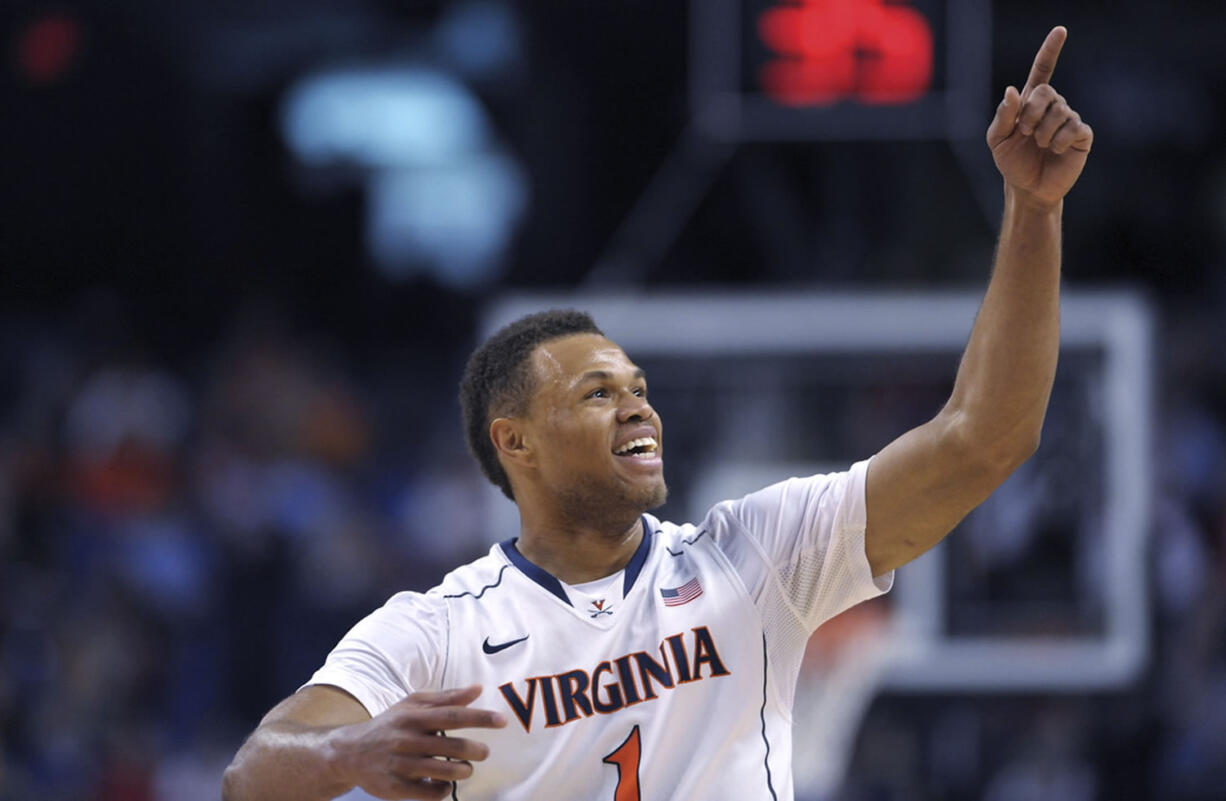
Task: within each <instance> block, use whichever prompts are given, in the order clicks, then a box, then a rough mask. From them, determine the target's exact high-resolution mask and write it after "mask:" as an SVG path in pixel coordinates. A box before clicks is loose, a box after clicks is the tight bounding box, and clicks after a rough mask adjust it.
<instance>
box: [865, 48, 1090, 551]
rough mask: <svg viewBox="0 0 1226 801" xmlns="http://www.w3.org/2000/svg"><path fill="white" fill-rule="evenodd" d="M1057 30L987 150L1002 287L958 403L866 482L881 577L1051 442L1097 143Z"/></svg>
mask: <svg viewBox="0 0 1226 801" xmlns="http://www.w3.org/2000/svg"><path fill="white" fill-rule="evenodd" d="M1066 36H1067V32H1066V31H1065V29H1064V28H1062V27H1057V28H1055V29H1053V30H1052V31H1051V33H1049V34H1048V35H1047V39H1046V40H1045V41H1044V42H1043V46H1042V47H1041V48H1040V49H1039V53H1038V55H1037V56H1036V57H1035V61H1034V66H1033V67H1032V68H1031V70H1030V76H1029V78H1028V79H1027V81H1026V85H1025V86H1024V87H1023V89H1022V91H1021V92H1020V93H1019V92H1018V90H1017V89H1015V88H1014V87H1012V86H1010V87H1008V88H1007V89H1006V90H1005V96H1004V99H1003V100H1002V101H1001V103H1000V105H999V106H998V107H997V109H996V116H995V118H994V119H993V120H992V123H991V125H990V126H989V127H988V132H987V142H988V146H989V147H990V148H991V150H992V157H993V159H994V160H995V161H996V166H997V168H998V169H999V170H1000V173H1001V175H1002V177H1003V178H1004V185H1005V186H1004V190H1005V212H1004V219H1003V221H1002V223H1001V231H1000V242H999V244H998V246H997V251H996V263H995V266H994V267H993V271H992V279H991V281H990V283H989V284H988V289H987V293H986V295H985V296H984V299H983V304H982V305H981V306H980V309H979V314H978V316H977V318H976V320H975V324H974V326H973V328H972V330H971V337H970V341H969V342H968V344H967V346H966V351H965V352H964V353H963V355H962V363H961V365H960V366H959V368H958V375H957V379H956V380H955V382H954V388H953V394H952V395H951V396H950V399H949V402H948V403H947V404H946V405H945V407H944V408H943V409H942V410H941V411H940V413H938V414H937V416H936V417H935V418H933V419H932V420H931V421H929V422H927V423H925V424H924V425H921V426H919V427H918V428H915V429H912V430H911V431H908V432H907V433H906V434H904V435H903V436H901V437H899V438H898V439H897V440H895V441H894V442H892V443H890V444H889V445H887V446H886V447H885V448H884V449H882V451H881V452H880V453H879V454H877V456H876V457H875V458H874V459H873V461H872V462H871V463H870V465H869V470H868V477H867V479H866V481H867V484H866V495H867V505H868V520H867V529H866V532H865V551H866V553H867V555H868V560H869V564H870V565H871V567H872V570H873V574H874V575H880V574H882V573H885V572H887V571H889V570H892V569H894V568H896V567H898V566H900V565H903V564H906V563H907V562H909V561H911V560H912V559H914V558H915V557H917V556H919V555H920V554H922V553H923V552H925V551H927V550H928V549H929V548H931V547H932V546H933V545H936V544H937V543H938V542H939V541H940V540H941V539H942V538H943V537H944V536H945V535H946V534H948V533H949V532H950V531H951V530H952V529H953V527H954V526H956V525H957V524H958V522H959V521H960V520H962V518H963V517H965V516H966V515H967V513H968V512H970V511H971V509H974V508H975V507H976V506H978V505H979V504H980V503H982V502H983V501H984V500H985V499H986V498H987V497H988V495H990V494H991V493H992V492H993V491H994V490H995V489H996V488H997V487H998V486H1000V484H1001V483H1002V482H1003V481H1004V480H1005V479H1006V478H1007V477H1008V476H1009V474H1010V473H1012V472H1013V471H1014V470H1015V469H1016V468H1017V467H1018V466H1019V465H1020V464H1021V463H1022V462H1024V461H1025V460H1026V459H1028V458H1029V457H1030V456H1031V454H1033V453H1034V451H1035V449H1036V448H1037V447H1038V444H1039V433H1040V431H1041V429H1042V427H1043V418H1044V416H1045V414H1046V412H1047V401H1048V398H1049V396H1050V395H1051V387H1052V381H1053V380H1054V378H1055V374H1056V356H1057V351H1058V349H1059V343H1060V218H1061V212H1062V209H1063V200H1064V196H1065V194H1066V193H1067V192H1068V191H1069V189H1071V188H1072V186H1073V184H1074V183H1075V182H1076V181H1077V177H1078V176H1079V175H1080V174H1081V170H1082V167H1084V166H1085V161H1086V157H1087V155H1088V154H1089V152H1090V145H1091V143H1092V141H1093V138H1094V134H1093V132H1092V131H1091V130H1090V126H1088V125H1086V124H1085V123H1084V122H1082V121H1081V118H1080V116H1078V114H1077V112H1075V111H1073V110H1072V109H1071V108H1069V106H1068V104H1067V103H1066V102H1065V100H1064V98H1063V97H1061V96H1060V95H1059V94H1057V93H1056V91H1055V90H1054V89H1052V87H1051V84H1050V83H1049V81H1050V79H1051V74H1052V71H1053V70H1054V69H1055V66H1056V59H1057V58H1058V56H1059V55H1060V50H1061V48H1062V47H1063V46H1064V41H1065V38H1066Z"/></svg>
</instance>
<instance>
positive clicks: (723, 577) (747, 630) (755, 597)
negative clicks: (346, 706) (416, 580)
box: [311, 462, 892, 801]
mask: <svg viewBox="0 0 1226 801" xmlns="http://www.w3.org/2000/svg"><path fill="white" fill-rule="evenodd" d="M865 465H866V463H863V462H861V463H858V464H857V465H855V466H854V467H853V468H852V469H851V470H850V471H849V472H847V473H840V474H833V475H830V476H814V477H812V478H806V479H790V480H789V481H785V482H783V483H781V484H776V485H774V486H772V487H768V488H767V489H765V490H762V491H761V492H758V493H754V494H753V495H749V496H747V497H746V498H744V499H741V500H740V501H730V502H725V503H722V504H719V505H718V506H716V507H715V508H714V509H712V510H711V512H710V513H709V514H708V515H707V517H706V518H705V519H704V521H703V522H702V523H701V524H700V525H697V526H694V525H684V526H677V525H674V524H672V523H665V522H660V521H659V520H657V519H656V518H654V517H652V516H651V515H644V516H643V526H644V537H643V540H642V543H641V545H640V546H639V548H638V550H637V551H636V552H635V554H634V556H633V557H632V558H631V560H630V562H629V564H628V565H627V566H626V568H625V570H624V572H623V576H622V579H621V581H620V582H616V583H614V584H613V586H612V587H611V588H610V589H612V592H606V593H604V594H603V595H604V597H598V595H600V593H598V594H597V595H588V594H586V593H583V592H577V591H575V590H574V589H571V588H567V587H564V586H563V585H562V584H561V583H560V582H559V581H558V580H557V579H556V578H554V577H553V576H551V575H550V574H548V573H546V572H545V571H544V570H542V569H541V568H539V567H537V566H536V565H534V564H532V563H531V562H528V561H527V560H526V559H525V558H524V557H523V556H522V555H521V554H520V553H519V551H518V550H517V549H516V547H515V542H514V541H513V540H509V541H507V542H504V543H501V544H499V545H495V546H494V547H493V548H492V549H491V550H490V553H489V554H488V555H487V556H485V557H483V558H481V559H479V560H477V561H476V562H473V563H471V564H469V565H466V566H464V567H461V568H459V569H458V570H456V571H454V572H452V573H451V574H449V575H448V576H447V577H446V578H445V579H444V581H443V583H442V584H441V585H440V586H439V587H436V588H435V589H433V590H431V591H430V592H428V593H426V594H424V595H423V594H418V593H401V594H399V595H397V596H395V597H393V598H392V599H391V600H390V601H389V602H388V603H387V604H386V605H385V606H384V607H382V608H381V609H380V610H378V611H376V612H375V613H373V614H372V615H371V616H369V617H368V618H366V619H365V620H363V621H362V622H360V623H359V624H358V625H357V626H355V627H354V629H353V630H352V631H350V632H349V634H348V635H346V637H345V639H344V640H342V641H341V643H340V644H339V645H338V646H337V648H336V649H335V650H334V651H333V652H332V654H330V655H329V657H328V660H327V662H326V663H325V665H324V667H323V668H321V669H320V670H319V671H318V672H317V673H316V674H315V676H314V677H313V678H312V680H311V683H313V684H332V685H336V686H339V687H341V688H342V689H344V690H346V691H348V692H349V693H351V694H352V695H353V696H354V697H356V698H357V699H358V700H359V701H360V702H361V703H362V704H363V705H365V706H366V708H367V710H368V711H369V712H370V713H371V715H377V714H379V713H380V712H382V711H383V710H385V709H386V708H387V707H388V706H390V705H391V704H393V703H396V702H397V701H399V700H401V699H402V698H403V697H404V696H405V695H407V694H408V693H409V692H413V691H416V690H427V689H429V690H434V689H446V688H452V687H463V686H467V685H471V684H480V685H481V686H482V687H484V688H485V690H484V692H483V694H482V695H481V697H480V698H479V699H478V700H477V701H476V703H475V704H474V706H477V707H482V708H492V709H497V710H498V711H500V712H502V713H503V714H504V715H505V716H506V717H507V719H508V721H509V724H508V726H507V727H506V728H504V729H500V730H490V729H470V730H464V731H463V732H462V736H464V737H469V738H471V739H474V740H480V741H483V742H485V743H487V744H488V745H489V748H490V756H489V759H487V760H486V761H484V762H479V763H474V772H473V776H472V777H471V778H470V779H468V780H466V781H462V782H459V783H458V785H457V787H456V792H455V793H454V797H455V798H456V799H460V801H487V799H500V801H529V799H531V800H532V801H537V800H538V799H566V800H567V801H580V800H582V801H721V799H726V800H727V801H734V800H735V801H753V799H764V800H765V799H771V800H772V801H781V800H782V799H791V798H792V779H791V759H792V748H791V741H792V737H791V709H792V696H793V692H794V688H795V682H796V676H797V672H798V670H799V667H800V661H801V657H802V656H803V651H804V647H805V641H806V639H807V638H808V635H809V634H810V633H811V632H812V630H813V629H814V628H816V626H817V625H818V624H820V623H821V622H822V621H823V620H825V619H827V618H829V617H831V616H833V615H834V614H837V613H838V612H839V611H841V610H842V609H845V608H847V607H849V606H852V605H853V604H855V603H858V602H860V601H862V600H865V599H866V598H869V597H872V596H874V595H877V594H879V593H881V592H884V591H886V590H888V588H889V586H890V582H891V580H892V576H884V577H881V578H879V579H877V580H874V579H873V578H872V576H871V575H870V570H869V567H868V563H867V559H866V558H865V555H864V472H865ZM606 587H608V585H607V584H606Z"/></svg>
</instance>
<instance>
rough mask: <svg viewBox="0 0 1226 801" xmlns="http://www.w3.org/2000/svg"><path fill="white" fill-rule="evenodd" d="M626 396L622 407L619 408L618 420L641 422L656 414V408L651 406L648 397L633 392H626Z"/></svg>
mask: <svg viewBox="0 0 1226 801" xmlns="http://www.w3.org/2000/svg"><path fill="white" fill-rule="evenodd" d="M625 398H626V400H624V401H623V402H622V404H621V407H620V408H619V409H618V410H617V420H618V422H621V423H641V422H643V421H644V420H650V419H651V418H652V417H654V416H655V413H656V412H655V409H652V408H651V404H650V403H648V402H647V398H645V397H643V396H642V395H635V394H634V393H633V392H627V393H625Z"/></svg>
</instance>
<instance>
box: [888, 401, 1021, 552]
mask: <svg viewBox="0 0 1226 801" xmlns="http://www.w3.org/2000/svg"><path fill="white" fill-rule="evenodd" d="M990 456H991V455H990V454H988V453H986V452H979V451H976V449H975V448H974V447H971V446H969V445H967V444H966V443H965V442H964V441H963V438H962V437H961V436H960V432H959V430H958V428H957V426H956V424H955V422H954V421H953V420H952V419H951V418H950V417H949V416H948V415H945V414H944V413H943V414H941V415H938V416H937V417H936V418H934V419H933V420H931V421H929V422H928V423H925V424H924V425H921V426H918V427H917V428H913V429H911V430H910V431H908V432H907V433H906V434H903V435H902V436H901V437H899V438H898V439H896V440H894V441H893V442H891V443H890V444H889V445H887V446H886V447H885V448H883V449H882V450H881V452H880V453H878V454H877V455H876V456H875V457H874V458H873V460H872V461H871V462H870V463H869V466H868V475H867V476H866V478H865V505H866V521H865V531H864V549H865V553H866V555H867V556H868V561H869V565H870V566H871V567H872V571H873V575H874V576H879V575H882V574H883V573H886V572H888V571H890V570H893V569H894V568H896V567H900V566H902V565H904V564H906V563H907V562H910V561H911V560H912V559H915V558H916V557H917V556H919V555H920V554H922V553H924V552H925V551H927V550H928V549H930V548H932V547H933V546H934V545H936V544H937V543H938V542H940V541H941V539H942V538H943V537H944V536H945V535H946V534H948V533H949V532H950V531H952V530H953V528H954V526H956V525H958V523H959V522H961V520H962V518H964V517H966V515H967V514H968V513H969V512H970V511H971V510H972V509H974V508H975V507H976V506H978V505H979V504H980V503H982V502H983V501H984V500H985V499H986V498H987V497H988V496H989V495H991V494H992V491H993V490H995V489H996V487H998V486H999V485H1000V483H1001V482H1002V481H1004V479H1005V477H1006V476H1008V474H1009V472H1010V469H1011V468H1010V467H1009V466H1008V465H998V464H995V463H994V462H993V460H992V459H991V458H990Z"/></svg>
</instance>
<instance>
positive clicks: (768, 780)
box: [758, 633, 779, 801]
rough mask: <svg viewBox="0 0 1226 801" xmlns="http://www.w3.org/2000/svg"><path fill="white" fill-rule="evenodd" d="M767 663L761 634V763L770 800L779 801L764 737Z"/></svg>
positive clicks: (763, 635)
mask: <svg viewBox="0 0 1226 801" xmlns="http://www.w3.org/2000/svg"><path fill="white" fill-rule="evenodd" d="M769 667H770V665H769V663H768V662H767V659H766V634H765V633H763V634H762V709H761V710H760V711H759V713H758V714H759V715H760V716H761V718H762V742H764V743H766V758H765V759H763V760H762V763H763V764H764V765H766V789H768V790H770V791H771V798H773V799H775V801H779V796H777V795H775V785H774V783H773V782H772V781H771V741H770V738H769V737H767V736H766V676H767V673H768V672H769V670H768V669H769Z"/></svg>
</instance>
